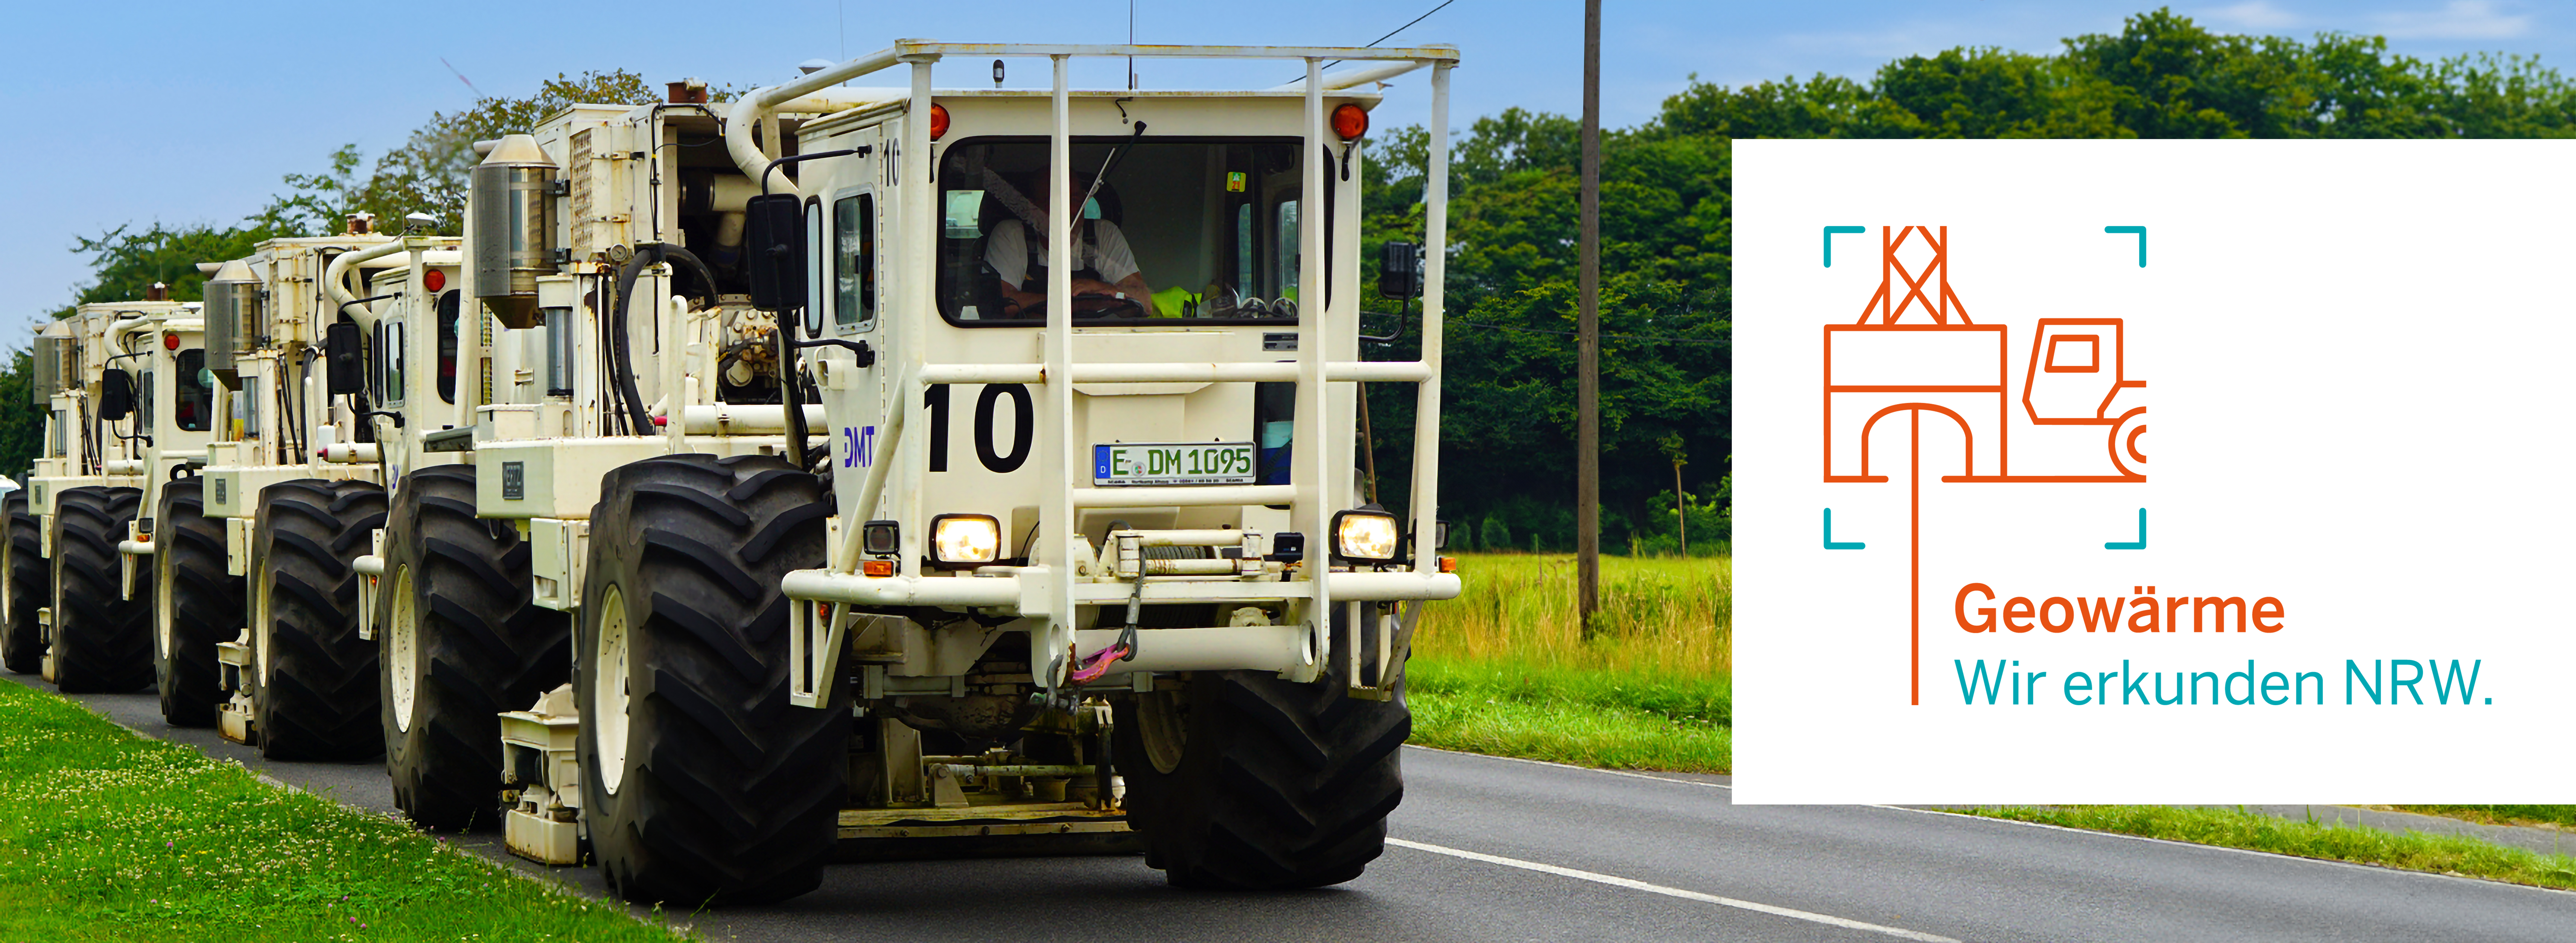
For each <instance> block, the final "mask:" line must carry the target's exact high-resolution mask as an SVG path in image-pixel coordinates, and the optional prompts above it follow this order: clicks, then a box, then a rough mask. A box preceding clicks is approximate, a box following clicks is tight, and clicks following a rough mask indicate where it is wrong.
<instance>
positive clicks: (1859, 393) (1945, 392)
mask: <svg viewBox="0 0 2576 943" xmlns="http://www.w3.org/2000/svg"><path fill="white" fill-rule="evenodd" d="M1917 240H1919V241H1920V242H1921V243H1923V244H1924V245H1925V246H1928V248H1929V250H1930V252H1929V257H1928V259H1925V258H1921V257H1920V256H1921V253H1920V251H1919V250H1918V252H1917V253H1916V254H1917V256H1918V258H1917V261H1915V263H1914V264H1913V265H1910V266H1909V265H1908V264H1907V263H1906V262H1905V260H1904V259H1902V258H1900V257H1899V251H1900V250H1902V249H1905V248H1906V247H1907V246H1908V245H1909V244H1912V243H1913V242H1915V241H1917ZM1879 245H1880V252H1879V285H1878V292H1877V294H1874V295H1872V296H1870V300H1869V304H1868V306H1866V307H1865V308H1863V309H1862V311H1861V317H1860V320H1859V321H1857V322H1855V323H1851V324H1829V325H1826V326H1825V404H1824V406H1825V416H1824V419H1825V429H1824V432H1825V437H1824V438H1825V447H1824V450H1825V455H1824V472H1825V480H1826V481H1828V482H1883V481H1887V480H1888V477H1887V474H1886V471H1885V469H1884V468H1883V467H1882V466H1883V464H1884V463H1883V462H1882V461H1880V460H1879V459H1878V458H1877V457H1875V456H1872V455H1871V454H1870V434H1871V433H1872V432H1873V431H1875V429H1876V428H1877V426H1878V423H1879V422H1880V421H1881V420H1883V419H1887V418H1890V417H1894V416H1897V415H1898V414H1900V413H1902V414H1906V415H1904V416H1903V417H1901V418H1903V419H1905V420H1906V421H1907V422H1908V423H1910V424H1912V425H1913V426H1914V427H1915V428H1916V429H1917V430H1918V431H1919V430H1920V429H1921V428H1922V426H1923V424H1924V423H1925V422H1926V421H1927V420H1930V422H1931V423H1932V424H1933V425H1934V426H1935V427H1936V429H1937V428H1938V427H1939V426H1940V425H1941V424H1942V423H1943V422H1945V421H1946V422H1947V423H1949V424H1951V425H1953V426H1955V427H1956V428H1957V429H1958V430H1959V431H1960V434H1961V435H1963V436H1964V437H1965V445H1966V448H1965V449H1964V450H1963V452H1964V455H1965V460H1964V467H1962V468H1960V469H1958V470H1957V473H1956V474H1943V475H1942V476H1941V480H1942V481H1950V482H2103V483H2109V482H2143V481H2145V480H2147V478H2146V474H2145V469H2146V463H2147V456H2146V452H2145V450H2144V447H2143V445H2142V443H2141V442H2140V438H2141V437H2142V436H2143V435H2144V434H2145V432H2146V430H2147V427H2146V407H2145V406H2143V405H2140V404H2139V403H2138V402H2136V401H2137V400H2138V398H2139V397H2138V396H2137V394H2135V393H2133V392H2131V391H2134V390H2139V389H2143V388H2145V386H2146V385H2147V383H2146V381H2144V380H2132V379H2129V378H2128V374H2127V368H2126V359H2127V358H2126V336H2125V334H2126V332H2125V323H2124V320H2123V319H2121V318H2042V319H2040V320H2039V322H2038V325H2037V332H2038V333H2037V335H2036V336H2034V337H2033V338H2031V346H2030V356H2029V359H2028V361H2027V365H2026V367H2025V369H2024V370H2023V371H2022V389H2021V395H2020V396H2019V397H2018V399H2019V401H2020V404H2021V412H2022V415H2023V416H2025V417H2027V419H2028V422H2027V423H2015V422H2014V421H2013V416H2012V412H2013V410H2012V403H2013V401H2014V399H2015V397H2014V396H2013V395H2012V391H2011V389H2010V385H2011V384H2010V380H2011V343H2010V340H2009V335H2010V333H2011V332H2010V330H2009V328H2008V327H2007V326H2006V325H2002V324H1978V323H1976V322H1975V321H1973V320H1971V319H1970V318H1969V316H1968V309H1967V306H1966V305H1965V304H1963V303H1961V302H1960V300H1959V296H1958V294H1957V292H1956V291H1955V290H1953V289H1952V287H1951V285H1950V264H1949V261H1950V227H1947V226H1940V227H1932V226H1904V227H1895V226H1885V227H1880V230H1879ZM1917 312H1919V313H1920V315H1921V317H1920V318H1919V319H1918V320H1916V321H1913V322H1908V321H1906V320H1905V319H1906V316H1907V315H1908V314H1912V313H1917ZM1927 413H1928V414H1931V415H1930V416H1927V415H1926V414H1927ZM1933 417H1938V418H1933ZM2016 426H2019V428H2016ZM2017 437H2018V438H2020V439H2022V441H2023V442H2024V444H2025V445H2031V446H2035V447H2034V448H2025V449H2023V450H2021V457H2022V459H2023V461H2022V467H2020V468H2016V467H2015V463H2014V459H2015V457H2016V451H2015V449H2014V448H2013V444H2014V440H2015V439H2016V438H2017ZM2067 437H2088V438H2090V437H2098V439H2096V440H2095V442H2096V443H2098V444H2092V443H2088V444H2086V445H2085V446H2084V447H2082V448H2069V447H2067V446H2070V445H2072V443H2069V442H2065V441H2063V440H2064V439H2065V438H2067ZM2051 440H2057V441H2051ZM2085 454H2089V455H2094V456H2105V457H2107V458H2108V459H2109V462H2108V467H2107V468H2106V467H2104V465H2103V464H2102V463H2100V462H2098V461H2091V460H2083V461H2078V460H2077V459H2076V458H2075V456H2078V455H2085ZM2033 466H2039V467H2033Z"/></svg>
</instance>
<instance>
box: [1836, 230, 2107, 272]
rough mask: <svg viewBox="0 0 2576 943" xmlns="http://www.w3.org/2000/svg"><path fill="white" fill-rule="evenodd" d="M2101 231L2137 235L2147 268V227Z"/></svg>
mask: <svg viewBox="0 0 2576 943" xmlns="http://www.w3.org/2000/svg"><path fill="white" fill-rule="evenodd" d="M2102 231H2103V232H2107V233H2124V232H2133V233H2137V234H2138V267H2139V268H2146V267H2147V227H2145V226H2104V227H2102ZM1826 251H1829V252H1830V251H1832V250H1831V249H1830V248H1829V249H1827V250H1826ZM1827 264H1831V263H1827Z"/></svg>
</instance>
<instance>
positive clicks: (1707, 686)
mask: <svg viewBox="0 0 2576 943" xmlns="http://www.w3.org/2000/svg"><path fill="white" fill-rule="evenodd" d="M1461 562H1462V566H1461V572H1462V574H1463V575H1464V576H1465V582H1466V592H1465V594H1464V595H1463V596H1461V597H1460V598H1459V599H1458V600H1457V601H1455V602H1444V603H1435V604H1433V605H1431V606H1430V607H1429V608H1428V609H1426V610H1425V614H1424V616H1423V622H1422V625H1421V627H1420V629H1419V630H1418V631H1417V632H1416V634H1415V637H1414V655H1413V659H1412V660H1411V661H1410V662H1408V663H1407V665H1406V668H1405V677H1406V685H1407V693H1406V697H1407V699H1408V700H1409V702H1410V703H1411V704H1412V707H1413V740H1414V742H1416V743H1420V744H1422V745H1424V746H1433V747H1440V748H1443V749H1450V750H1466V751H1470V752H1476V753H1491V754H1495V755H1499V756H1516V757H1523V758H1527V759H1537V760H1550V761H1554V762H1559V763H1573V764H1578V765H1584V766H1603V767H1611V768H1617V769H1652V770H1674V771H1681V772H1705V773H1724V772H1729V771H1731V770H1732V768H1733V765H1734V759H1733V743H1734V738H1733V731H1732V729H1731V727H1730V726H1729V725H1730V723H1731V722H1732V704H1733V701H1732V697H1731V694H1732V690H1733V686H1732V683H1731V668H1732V664H1733V659H1732V657H1731V656H1732V646H1731V644H1730V642H1731V641H1732V637H1731V635H1730V633H1729V622H1728V612H1729V608H1730V605H1729V604H1730V601H1731V600H1732V598H1733V585H1734V584H1733V578H1732V577H1733V571H1734V567H1733V561H1732V560H1731V559H1729V558H1725V557H1716V558H1705V557H1703V558H1695V559H1684V558H1657V557H1645V558H1629V557H1603V558H1602V560H1601V564H1602V580H1601V582H1602V586H1601V601H1602V608H1601V612H1600V613H1599V615H1597V616H1596V617H1595V618H1594V620H1593V626H1592V631H1591V632H1590V633H1589V634H1587V633H1585V632H1584V631H1583V628H1582V625H1581V621H1580V620H1579V619H1578V618H1577V616H1576V611H1575V578H1574V558H1573V557H1570V556H1563V555H1542V554H1490V553H1489V554H1467V555H1465V558H1464V559H1463V560H1462V561H1461Z"/></svg>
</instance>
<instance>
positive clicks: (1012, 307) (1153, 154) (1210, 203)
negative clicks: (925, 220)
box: [939, 137, 1330, 327]
mask: <svg viewBox="0 0 2576 943" xmlns="http://www.w3.org/2000/svg"><path fill="white" fill-rule="evenodd" d="M1122 145H1124V147H1123V150H1124V153H1116V154H1115V156H1113V154H1114V152H1117V151H1120V150H1121V149H1122ZM1072 153H1073V172H1072V179H1073V186H1074V188H1075V191H1074V193H1073V194H1072V197H1071V198H1075V199H1078V198H1079V197H1080V196H1081V194H1082V193H1085V192H1089V193H1092V197H1091V199H1090V200H1089V201H1087V202H1086V203H1085V204H1083V206H1082V211H1081V216H1082V221H1081V223H1080V224H1079V226H1078V228H1077V230H1076V236H1075V239H1076V241H1075V245H1074V248H1073V252H1074V269H1075V270H1074V272H1073V273H1072V274H1073V282H1072V284H1073V295H1074V299H1073V315H1074V317H1075V318H1076V319H1078V320H1081V321H1084V322H1086V323H1108V324H1118V323H1131V324H1150V323H1156V322H1157V321H1158V320H1161V319H1197V320H1200V321H1203V322H1204V321H1211V320H1212V321H1218V322H1222V323H1280V322H1293V321H1295V320H1296V317H1297V308H1298V303H1299V288H1300V284H1299V278H1300V273H1301V269H1302V266H1301V264H1300V263H1301V260H1300V258H1299V251H1298V249H1299V246H1300V245H1302V243H1301V242H1300V241H1299V229H1298V227H1299V226H1300V225H1301V224H1303V222H1304V220H1305V215H1306V214H1303V213H1301V212H1300V210H1301V207H1300V205H1299V199H1298V198H1299V191H1300V182H1301V177H1300V174H1301V172H1302V171H1301V169H1300V166H1299V163H1298V155H1299V149H1298V146H1297V144H1296V143H1295V142H1294V141H1277V140H1261V141H1243V140H1223V141H1209V140H1203V139H1202V140H1169V139H1163V140H1158V139H1155V138H1151V137H1147V138H1143V139H1141V140H1138V141H1136V142H1135V143H1134V144H1132V145H1128V144H1127V141H1126V139H1124V138H1080V139H1076V140H1075V141H1074V143H1073V148H1072ZM1104 165H1105V166H1106V169H1107V174H1106V176H1105V178H1104V177H1102V171H1103V168H1104ZM1046 166H1047V142H1046V139H1044V138H995V137H987V138H972V139H968V140H964V141H960V142H958V143H956V144H954V145H951V146H950V147H948V149H947V150H946V151H945V152H944V153H943V155H942V158H941V160H940V167H939V188H940V189H939V223H940V226H939V236H940V238H939V311H940V314H941V315H942V316H943V317H946V318H947V319H948V321H949V323H951V324H956V325H958V326H961V327H1006V326H1020V327H1032V326H1036V325H1037V324H1039V323H1041V322H1042V321H1043V320H1044V319H1045V318H1046V316H1047V308H1048V299H1047V297H1046V290H1047V288H1046V286H1047V272H1046V259H1047V252H1046V248H1047V247H1046V245H1045V242H1044V239H1043V238H1042V237H1040V238H1032V237H1031V235H1030V234H1031V233H1032V232H1034V231H1036V230H1038V228H1039V227H1037V226H1036V225H1034V224H1035V223H1036V222H1037V221H1038V220H1040V219H1043V217H1044V213H1045V211H1046V207H1047V205H1048V194H1047V192H1046V186H1047V184H1046V177H1047V174H1046ZM1095 179H1099V180H1100V186H1099V188H1098V189H1097V190H1096V191H1095V190H1092V182H1093V181H1094V180H1095ZM1326 231H1327V232H1328V233H1329V232H1330V230H1329V229H1327V230H1326ZM1326 254H1327V255H1330V253H1329V252H1327V253H1326Z"/></svg>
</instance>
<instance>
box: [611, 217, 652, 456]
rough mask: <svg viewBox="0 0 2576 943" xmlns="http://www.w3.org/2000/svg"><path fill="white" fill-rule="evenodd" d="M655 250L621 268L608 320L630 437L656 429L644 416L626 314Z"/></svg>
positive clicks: (613, 370) (647, 250)
mask: <svg viewBox="0 0 2576 943" xmlns="http://www.w3.org/2000/svg"><path fill="white" fill-rule="evenodd" d="M654 248H655V247H653V246H645V247H644V248H643V250H642V251H639V252H637V253H635V254H634V255H633V256H630V257H628V258H627V260H626V264H624V265H621V266H618V267H617V311H616V314H615V315H614V316H612V317H610V318H609V319H608V372H609V373H611V374H614V376H612V377H611V379H612V380H614V381H616V382H615V383H614V384H613V386H612V388H613V389H614V390H616V392H617V398H618V399H619V400H621V401H623V410H624V411H623V415H624V416H625V417H626V421H627V422H628V424H629V428H628V429H627V432H628V433H629V434H641V430H647V429H651V428H653V417H652V416H651V415H649V414H647V413H645V412H644V394H643V393H641V392H639V391H637V390H636V389H635V371H634V369H633V368H632V367H630V366H629V364H630V362H631V361H630V360H629V359H628V358H629V357H630V356H631V354H632V352H631V351H629V350H627V349H626V339H627V334H626V311H627V309H628V308H630V307H633V306H634V303H635V276H637V275H640V274H643V272H644V267H645V266H648V265H651V264H653V263H654V261H655V255H654Z"/></svg>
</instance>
